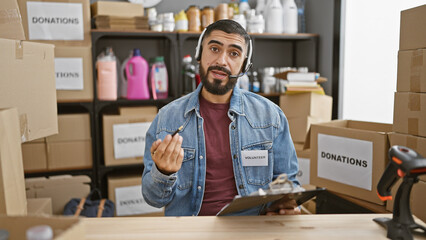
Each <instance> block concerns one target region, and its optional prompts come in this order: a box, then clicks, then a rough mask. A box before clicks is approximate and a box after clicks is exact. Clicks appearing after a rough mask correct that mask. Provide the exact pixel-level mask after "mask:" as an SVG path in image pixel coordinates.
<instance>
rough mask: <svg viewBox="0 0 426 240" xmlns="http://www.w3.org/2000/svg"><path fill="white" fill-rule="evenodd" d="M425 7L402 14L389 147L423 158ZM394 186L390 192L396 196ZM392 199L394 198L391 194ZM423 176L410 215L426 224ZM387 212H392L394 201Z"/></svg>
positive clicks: (425, 126) (413, 194) (425, 141)
mask: <svg viewBox="0 0 426 240" xmlns="http://www.w3.org/2000/svg"><path fill="white" fill-rule="evenodd" d="M425 23H426V5H423V6H420V7H416V8H412V9H408V10H405V11H402V12H401V31H400V46H399V52H398V80H397V92H396V93H395V105H394V118H393V119H394V120H393V121H394V122H393V131H394V132H395V133H392V134H390V136H389V138H390V143H391V145H401V146H406V147H409V148H411V149H413V150H415V151H417V152H418V153H419V154H420V155H422V156H423V157H426V29H425V27H424V24H425ZM397 187H398V185H397V186H395V187H394V189H393V190H394V191H393V193H394V194H395V193H396V190H397ZM394 196H395V195H394ZM425 198H426V176H424V175H423V176H421V178H420V181H419V182H418V183H416V184H415V185H414V187H413V190H412V192H411V209H412V212H413V214H415V215H416V216H417V217H419V218H421V219H422V220H423V221H426V211H425V208H424V205H423V204H424V199H425ZM387 209H388V210H389V211H392V210H393V201H391V202H390V204H388V206H387Z"/></svg>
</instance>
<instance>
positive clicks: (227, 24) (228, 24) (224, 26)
mask: <svg viewBox="0 0 426 240" xmlns="http://www.w3.org/2000/svg"><path fill="white" fill-rule="evenodd" d="M214 30H220V31H223V32H226V33H234V34H238V35H240V36H242V37H243V38H244V40H245V43H246V45H248V43H249V41H250V36H249V35H248V33H247V32H246V30H244V28H243V27H242V26H241V25H240V24H239V23H237V22H236V21H234V20H229V19H222V20H219V21H216V22H214V23H212V24H210V25H209V26H207V30H206V32H205V33H204V37H203V40H204V38H206V37H208V36H209V35H210V33H211V32H212V31H214Z"/></svg>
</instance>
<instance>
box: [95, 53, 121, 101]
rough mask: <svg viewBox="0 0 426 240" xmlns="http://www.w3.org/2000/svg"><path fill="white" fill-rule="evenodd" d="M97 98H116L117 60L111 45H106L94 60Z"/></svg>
mask: <svg viewBox="0 0 426 240" xmlns="http://www.w3.org/2000/svg"><path fill="white" fill-rule="evenodd" d="M96 69H97V71H98V79H97V89H98V99H99V100H117V61H116V57H115V55H114V52H113V50H112V48H111V47H107V48H106V49H105V51H104V52H102V53H101V54H99V56H98V57H97V60H96Z"/></svg>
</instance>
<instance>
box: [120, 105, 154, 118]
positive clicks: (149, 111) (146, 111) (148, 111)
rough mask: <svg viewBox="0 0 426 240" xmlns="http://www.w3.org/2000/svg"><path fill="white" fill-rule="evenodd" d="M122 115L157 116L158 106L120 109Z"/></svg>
mask: <svg viewBox="0 0 426 240" xmlns="http://www.w3.org/2000/svg"><path fill="white" fill-rule="evenodd" d="M119 112H120V115H140V116H144V115H157V112H158V110H157V107H156V106H146V107H120V108H119Z"/></svg>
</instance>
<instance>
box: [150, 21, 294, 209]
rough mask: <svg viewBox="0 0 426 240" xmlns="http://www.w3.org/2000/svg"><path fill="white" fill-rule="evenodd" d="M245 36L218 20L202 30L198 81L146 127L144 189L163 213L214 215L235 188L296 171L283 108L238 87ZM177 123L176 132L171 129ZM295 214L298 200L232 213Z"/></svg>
mask: <svg viewBox="0 0 426 240" xmlns="http://www.w3.org/2000/svg"><path fill="white" fill-rule="evenodd" d="M251 52H252V44H251V40H250V36H249V35H248V34H247V32H246V31H245V30H244V29H243V28H242V27H241V25H239V24H238V23H237V22H235V21H232V20H220V21H217V22H215V23H213V24H211V25H209V26H208V27H207V28H206V29H205V30H204V32H203V33H202V34H201V36H200V39H199V42H198V46H197V49H196V54H195V55H196V56H195V58H196V59H197V61H198V62H199V64H200V75H201V79H202V81H201V84H200V85H199V86H198V88H197V89H196V90H195V91H194V92H192V93H190V94H188V95H186V96H183V97H181V98H179V99H177V100H175V101H173V102H171V103H170V104H168V105H166V106H165V107H163V108H162V109H160V111H159V113H158V115H157V116H156V118H155V120H154V121H153V122H152V124H151V126H150V128H149V130H148V132H147V134H146V146H145V155H144V165H145V168H144V172H143V176H142V194H143V197H144V198H145V201H146V202H147V203H148V204H150V205H152V206H154V207H164V206H165V214H166V215H167V216H188V215H189V216H191V215H192V216H197V215H200V216H202V215H216V214H217V213H218V212H219V211H220V210H221V209H222V208H223V207H224V206H225V205H226V204H228V203H230V202H231V201H232V199H233V198H234V197H235V196H236V195H241V196H247V195H249V194H250V193H252V192H255V191H258V190H259V188H263V189H267V188H268V187H269V183H270V182H271V181H273V180H274V179H276V178H277V177H278V175H280V174H282V173H286V174H287V175H288V178H289V180H291V181H293V183H294V184H299V183H298V182H297V180H296V179H295V176H296V173H297V172H298V163H297V158H296V152H295V150H294V145H293V143H292V140H291V137H290V133H289V126H288V122H287V119H286V117H285V116H284V113H283V112H282V111H281V109H280V108H279V107H278V106H277V105H276V104H274V103H272V102H271V101H269V100H267V99H266V98H263V97H261V96H259V95H257V94H254V93H251V92H247V91H244V90H241V89H239V88H238V87H235V85H236V83H237V79H238V77H239V76H241V75H242V73H244V72H246V71H248V69H249V68H250V66H251ZM181 126H182V128H181V130H180V131H179V133H178V134H175V135H174V136H173V134H172V133H174V132H175V131H176V130H177V129H179V128H180V127H181ZM265 210H266V212H267V214H270V215H273V214H299V213H300V210H299V208H297V206H296V203H295V201H294V200H293V201H281V202H278V203H274V204H272V205H270V206H269V205H268V206H259V207H255V208H251V209H248V210H244V211H241V212H238V213H236V214H235V215H259V214H260V213H262V212H265Z"/></svg>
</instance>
